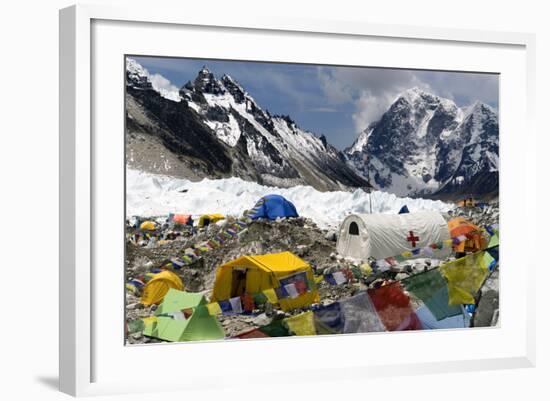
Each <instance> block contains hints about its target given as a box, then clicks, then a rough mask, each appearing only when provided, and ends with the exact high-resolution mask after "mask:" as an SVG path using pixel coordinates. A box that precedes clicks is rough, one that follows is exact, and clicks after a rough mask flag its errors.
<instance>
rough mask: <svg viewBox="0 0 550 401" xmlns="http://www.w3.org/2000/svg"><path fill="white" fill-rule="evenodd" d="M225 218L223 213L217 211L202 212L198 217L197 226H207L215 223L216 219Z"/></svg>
mask: <svg viewBox="0 0 550 401" xmlns="http://www.w3.org/2000/svg"><path fill="white" fill-rule="evenodd" d="M223 219H225V216H224V215H223V214H219V213H212V214H203V215H202V216H201V217H200V218H199V227H204V226H205V225H206V226H207V225H208V224H210V223H215V222H217V221H220V220H223Z"/></svg>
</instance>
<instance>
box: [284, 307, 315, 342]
mask: <svg viewBox="0 0 550 401" xmlns="http://www.w3.org/2000/svg"><path fill="white" fill-rule="evenodd" d="M284 322H285V324H286V325H287V327H288V329H289V331H290V332H291V333H294V334H295V335H297V336H314V335H315V334H317V332H316V331H315V322H314V320H313V312H311V311H308V312H304V313H300V314H299V315H295V316H292V317H289V318H286V319H284Z"/></svg>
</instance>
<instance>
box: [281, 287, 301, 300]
mask: <svg viewBox="0 0 550 401" xmlns="http://www.w3.org/2000/svg"><path fill="white" fill-rule="evenodd" d="M284 288H285V291H286V293H287V294H288V296H289V297H290V298H292V299H294V298H297V297H298V296H299V295H300V294H299V293H298V290H297V289H296V285H294V283H290V284H286V285H285V286H284Z"/></svg>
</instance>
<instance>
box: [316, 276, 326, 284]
mask: <svg viewBox="0 0 550 401" xmlns="http://www.w3.org/2000/svg"><path fill="white" fill-rule="evenodd" d="M324 279H325V278H324V277H323V276H315V284H319V283H320V282H321V281H323V280H324Z"/></svg>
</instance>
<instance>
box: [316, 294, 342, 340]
mask: <svg viewBox="0 0 550 401" xmlns="http://www.w3.org/2000/svg"><path fill="white" fill-rule="evenodd" d="M313 314H314V316H315V329H316V332H317V334H339V333H343V330H344V317H343V315H342V310H341V308H340V303H339V302H334V303H332V304H330V305H324V306H320V307H319V308H318V309H315V310H314V311H313Z"/></svg>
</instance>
